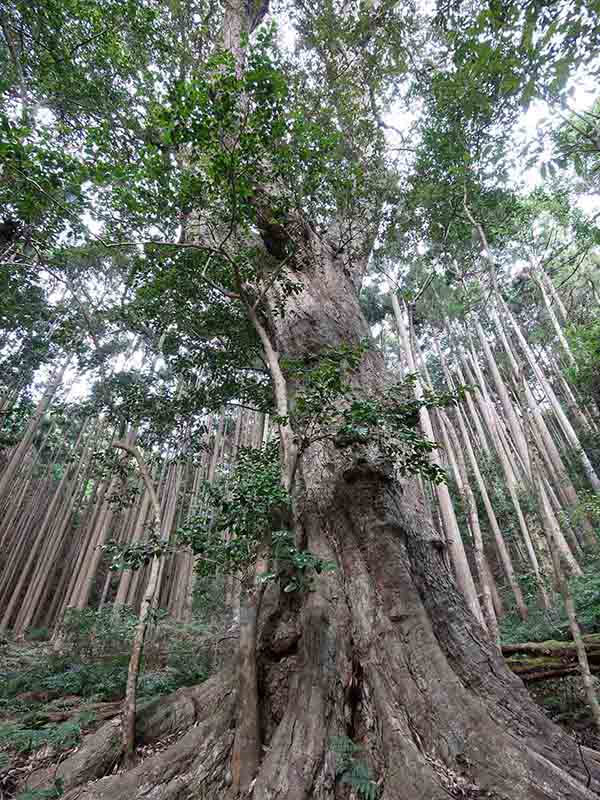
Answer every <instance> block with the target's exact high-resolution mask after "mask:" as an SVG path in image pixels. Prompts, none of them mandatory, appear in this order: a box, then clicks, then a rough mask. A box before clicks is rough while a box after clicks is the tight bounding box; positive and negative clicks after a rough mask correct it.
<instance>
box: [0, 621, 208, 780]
mask: <svg viewBox="0 0 600 800" xmlns="http://www.w3.org/2000/svg"><path fill="white" fill-rule="evenodd" d="M136 621H137V620H136V617H135V615H134V614H133V613H132V612H131V611H130V610H128V609H119V610H113V609H112V608H110V607H107V608H104V609H102V610H101V611H94V610H89V609H86V610H83V611H74V612H71V613H70V614H69V616H68V617H67V618H66V620H65V623H64V625H63V628H62V630H61V635H60V637H59V641H56V640H55V641H54V642H53V643H52V642H49V641H46V640H47V639H48V637H47V636H44V635H41V634H40V632H39V630H38V631H35V632H34V635H33V636H32V637H30V636H28V637H26V639H25V641H19V642H17V641H14V640H11V639H10V638H8V639H5V640H3V641H2V643H0V772H2V771H3V770H5V769H7V768H8V767H7V765H6V764H4V762H7V764H8V765H10V764H11V763H12V762H13V761H14V759H15V758H17V759H18V758H23V757H24V756H26V755H27V754H31V753H39V752H40V751H44V752H48V753H49V754H51V755H52V757H54V758H55V757H56V756H57V754H59V753H61V752H64V751H67V750H70V749H72V748H73V747H75V746H76V745H77V744H78V743H79V741H80V740H81V736H82V735H83V734H85V733H86V732H88V731H90V730H93V729H95V728H96V727H98V725H99V724H100V723H101V722H102V721H103V720H104V719H105V718H106V716H102V714H100V717H99V718H98V715H97V712H98V710H99V709H102V710H104V711H106V709H107V706H106V705H105V704H107V703H115V713H116V710H118V707H119V705H118V704H119V701H120V700H121V699H122V698H123V696H124V694H125V686H126V681H127V668H128V662H129V654H130V649H131V640H132V636H133V632H134V629H135V624H136ZM211 633H213V632H212V631H211V629H210V627H209V625H208V624H207V623H203V622H198V621H195V622H193V623H191V624H187V625H183V624H181V623H176V622H174V621H173V620H171V619H169V618H167V617H166V616H165V615H164V614H157V615H156V616H155V619H154V620H153V625H152V627H151V630H150V633H149V636H148V638H147V642H146V646H145V652H144V660H143V664H142V670H141V674H140V679H139V683H138V698H139V699H140V700H141V701H147V700H150V699H152V698H155V697H157V696H160V695H163V694H167V693H170V692H173V691H175V690H176V689H178V688H180V687H181V686H190V685H195V684H198V683H201V682H202V681H204V680H205V679H206V678H207V677H208V675H209V674H210V670H211V653H212V647H211ZM108 710H109V711H110V710H111V709H110V707H108ZM3 764H4V766H3Z"/></svg>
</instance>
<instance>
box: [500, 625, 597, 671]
mask: <svg viewBox="0 0 600 800" xmlns="http://www.w3.org/2000/svg"><path fill="white" fill-rule="evenodd" d="M583 641H584V644H585V651H586V653H587V657H588V661H589V664H590V670H591V672H593V673H600V634H597V633H594V634H590V635H588V636H584V637H583ZM502 654H503V655H504V657H505V658H506V663H507V665H508V666H509V667H510V669H511V670H512V671H513V672H514V673H515V674H516V675H518V676H519V677H520V678H521V679H522V680H523V681H525V682H526V683H533V682H535V681H543V680H550V679H553V678H563V677H566V676H569V675H577V674H578V673H579V664H578V661H577V650H576V648H575V643H574V642H572V641H564V642H563V641H557V640H554V639H549V640H547V641H545V642H523V643H521V644H506V645H503V646H502Z"/></svg>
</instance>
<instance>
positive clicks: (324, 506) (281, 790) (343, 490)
mask: <svg viewBox="0 0 600 800" xmlns="http://www.w3.org/2000/svg"><path fill="white" fill-rule="evenodd" d="M316 246H317V243H315V248H316ZM296 277H297V279H299V280H302V282H303V285H304V291H303V293H302V294H301V295H299V296H298V297H295V298H294V299H293V300H292V301H290V305H289V308H288V313H287V314H286V317H285V319H284V320H278V321H277V323H276V325H277V327H276V329H275V330H274V331H273V333H274V339H275V341H276V343H277V348H278V351H279V352H280V353H283V354H285V355H286V356H293V357H296V358H297V357H300V356H303V355H308V354H314V353H316V352H318V351H319V350H320V349H321V348H322V347H323V346H325V345H327V346H335V345H338V344H341V343H342V342H344V343H346V344H353V343H354V344H356V343H358V341H359V340H360V339H362V338H363V337H365V336H368V326H367V324H366V322H365V320H364V318H363V316H362V314H361V312H360V309H359V305H358V300H357V292H356V288H355V286H354V285H353V284H352V282H351V281H350V279H349V278H348V277H347V274H346V272H345V270H343V268H342V264H341V263H339V262H338V261H337V260H336V258H335V257H334V256H333V255H330V254H329V253H328V252H327V251H326V250H325V251H321V257H320V258H318V259H316V261H315V262H314V263H313V265H312V268H311V269H310V271H309V270H306V271H304V272H303V273H302V274H300V275H298V276H296ZM383 379H384V369H383V362H382V360H381V357H380V356H379V355H378V354H377V353H375V352H370V353H368V354H367V355H366V356H365V357H364V359H363V361H362V363H361V365H360V367H359V369H358V370H357V372H356V374H355V376H354V380H355V384H356V388H357V389H362V390H364V391H365V392H377V391H378V390H380V389H381V388H382V385H383ZM298 470H299V473H298V480H297V483H296V500H295V506H296V514H295V517H296V532H297V536H298V539H299V543H300V544H302V545H303V546H305V547H307V548H309V549H310V550H311V551H313V552H314V553H315V554H317V555H318V556H320V557H322V558H324V559H328V560H333V561H335V563H336V564H337V571H336V572H335V573H333V574H328V575H322V576H318V577H317V579H316V581H315V585H314V587H313V588H314V591H311V592H308V593H306V594H304V595H302V596H294V595H289V594H285V593H283V592H282V593H278V592H277V590H275V589H273V590H271V591H269V592H267V594H266V595H265V599H264V601H263V605H262V609H261V615H260V617H261V618H260V623H259V649H258V659H259V661H258V677H259V696H260V698H261V708H260V711H261V735H262V760H261V763H260V765H259V767H258V772H257V775H256V779H255V782H254V784H253V785H251V786H252V787H253V788H252V794H251V796H252V797H253V798H254V799H255V800H283V799H284V798H285V800H308V798H319V799H320V800H325V798H331V799H332V800H333V798H336V797H342V796H345V795H344V794H343V791H342V789H341V788H340V786H339V785H338V783H337V782H336V770H335V756H334V752H333V751H334V746H333V741H334V737H338V736H347V737H349V738H350V739H352V740H353V741H354V742H355V743H356V744H358V745H359V746H360V747H361V748H362V753H361V754H360V755H359V757H360V759H362V760H364V761H366V762H367V763H368V764H369V766H370V768H371V772H372V776H373V780H374V781H376V783H377V787H378V789H377V791H378V796H379V797H380V798H384V800H447V798H448V797H449V796H460V795H458V794H454V795H453V791H454V789H452V788H451V787H452V786H455V785H456V782H457V781H458V783H459V784H460V783H461V782H463V783H464V784H465V785H466V784H472V785H473V786H474V787H476V788H474V789H473V790H472V791H473V792H474V793H473V794H472V795H471V796H474V797H493V798H496V800H500V799H501V798H502V799H505V800H525V799H527V800H534V799H537V798H540V800H541V798H546V799H548V800H549V799H552V800H564V798H566V797H569V798H571V800H575V799H578V798H581V799H582V800H583V798H591V797H595V796H598V794H600V754H597V753H595V752H593V751H590V750H586V749H582V750H580V749H579V747H578V746H577V744H576V743H575V741H574V740H573V739H571V738H570V737H569V736H568V735H567V734H566V733H564V732H563V731H562V730H561V729H559V728H558V727H556V726H554V725H553V724H551V723H550V722H549V721H548V720H547V718H546V717H545V716H544V714H543V712H542V711H541V710H539V709H538V708H537V707H536V706H535V704H534V703H533V702H532V701H531V700H530V698H529V696H528V695H527V693H526V692H525V690H524V688H523V685H522V683H521V681H520V680H519V679H518V678H516V677H515V676H514V675H512V674H511V672H510V671H509V670H508V669H507V667H506V666H505V664H504V661H503V659H502V656H501V654H500V653H499V651H498V650H497V648H496V647H494V645H493V644H492V643H491V641H490V640H489V638H488V637H487V635H486V634H485V632H484V631H483V629H482V627H481V625H480V624H479V623H478V622H477V621H476V619H475V618H474V617H473V615H472V614H471V612H470V611H469V610H468V609H467V607H466V605H465V602H464V600H463V598H462V597H461V595H460V594H459V593H458V591H457V589H456V586H455V584H454V580H453V578H452V576H451V573H450V570H449V566H448V563H449V562H448V558H447V554H446V552H445V545H444V543H443V542H442V541H441V540H440V539H439V538H438V536H437V535H436V534H435V533H434V531H433V530H431V529H430V527H429V526H428V525H427V524H426V522H425V519H426V517H425V514H424V513H423V509H422V508H419V507H418V505H417V504H416V501H415V500H414V499H413V491H412V487H411V485H410V484H409V483H406V484H404V485H401V484H400V483H398V481H397V480H396V479H395V478H394V476H393V474H392V471H391V469H390V466H389V465H387V464H385V463H384V462H383V461H382V460H381V459H380V458H379V457H378V454H377V453H371V452H369V451H368V449H367V450H365V452H363V453H361V454H360V457H357V456H356V453H354V454H353V453H350V452H348V451H346V450H336V449H335V448H334V447H333V445H331V444H330V443H325V442H321V443H320V444H318V445H315V446H313V448H312V449H310V450H309V451H307V452H306V453H305V454H304V455H303V456H302V458H301V462H300V465H299V468H298ZM212 685H213V686H214V687H216V688H215V691H219V687H218V680H215V679H213V681H212ZM207 702H208V705H209V706H210V702H209V701H207ZM234 719H235V711H231V709H230V705H229V702H228V703H227V704H225V705H224V706H223V707H222V708H221V709H220V710H219V712H218V713H215V714H214V715H213V717H212V718H211V719H210V720H208V721H204V722H201V724H200V725H199V726H198V727H195V728H194V729H192V730H191V731H190V732H189V733H188V734H187V735H186V736H184V738H183V739H181V740H180V741H179V742H177V744H175V745H174V746H173V747H171V748H170V749H168V750H167V751H166V752H164V753H158V754H157V755H155V756H153V757H151V758H150V759H148V760H146V761H145V762H144V763H143V764H141V765H140V766H139V767H137V768H136V769H135V770H133V771H131V772H129V773H127V775H126V776H123V775H118V776H112V777H108V778H105V779H103V780H101V781H97V782H95V783H93V784H90V785H88V786H87V787H84V788H80V789H77V790H74V791H73V792H69V794H68V795H67V798H71V797H73V798H75V797H77V798H79V800H100V799H101V798H102V799H104V798H106V800H120V799H121V798H123V800H125V798H127V800H133V799H134V798H150V797H151V798H160V800H163V799H164V798H192V797H198V796H202V797H203V798H205V800H212V799H213V798H214V800H216V799H217V798H219V799H220V798H233V797H235V791H234V788H233V786H232V779H231V773H230V771H229V770H230V767H229V763H230V757H231V750H232V742H233V734H232V731H231V729H230V725H231V724H232V722H233V720H234ZM586 784H587V785H588V787H589V788H586Z"/></svg>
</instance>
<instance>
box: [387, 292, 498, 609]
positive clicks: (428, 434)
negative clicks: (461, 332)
mask: <svg viewBox="0 0 600 800" xmlns="http://www.w3.org/2000/svg"><path fill="white" fill-rule="evenodd" d="M392 307H393V309H394V314H395V317H396V325H397V326H398V335H399V337H400V340H401V342H402V344H403V346H404V351H405V353H406V356H407V358H408V367H409V370H410V371H411V372H414V373H416V372H417V370H416V366H415V360H414V356H413V354H412V347H411V343H410V338H409V331H408V330H407V328H406V325H405V323H404V320H403V316H402V310H401V308H400V304H399V302H398V298H397V297H396V295H395V294H394V293H392ZM415 397H416V398H417V400H420V399H421V398H422V397H423V389H422V386H421V379H420V378H419V377H418V378H417V381H416V383H415ZM419 419H420V422H421V429H422V431H423V435H424V436H425V438H427V439H429V440H430V441H434V435H433V427H432V424H431V418H430V416H429V412H428V410H427V409H426V408H421V409H420V411H419ZM431 460H432V461H433V462H434V463H437V464H438V465H440V459H439V455H438V454H437V453H436V452H435V451H433V453H432V454H431ZM435 491H436V495H437V499H438V502H439V504H440V510H441V513H442V518H443V520H444V527H445V528H446V531H447V534H448V548H449V550H450V555H451V558H452V564H453V566H454V571H455V575H456V582H457V584H458V586H459V588H460V590H461V591H462V592H463V594H464V596H465V598H466V600H467V604H468V605H469V608H470V609H471V610H472V612H473V613H474V614H475V616H476V618H477V619H479V620H480V621H481V622H483V615H482V612H481V607H480V605H479V600H478V599H477V591H476V589H475V584H474V583H473V577H472V575H471V570H470V568H469V563H468V561H467V556H466V553H465V548H464V545H463V541H462V537H461V534H460V530H459V528H458V523H457V521H456V515H455V513H454V508H453V506H452V499H451V497H450V492H449V491H448V487H447V486H446V484H440V485H437V486H436V487H435Z"/></svg>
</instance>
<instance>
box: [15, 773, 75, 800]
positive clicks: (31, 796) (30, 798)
mask: <svg viewBox="0 0 600 800" xmlns="http://www.w3.org/2000/svg"><path fill="white" fill-rule="evenodd" d="M62 794H63V782H62V780H61V779H60V778H57V779H56V780H55V781H54V786H51V787H50V788H49V789H28V790H27V791H26V792H23V793H22V794H20V795H18V796H17V798H16V800H56V798H58V797H61V796H62Z"/></svg>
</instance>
